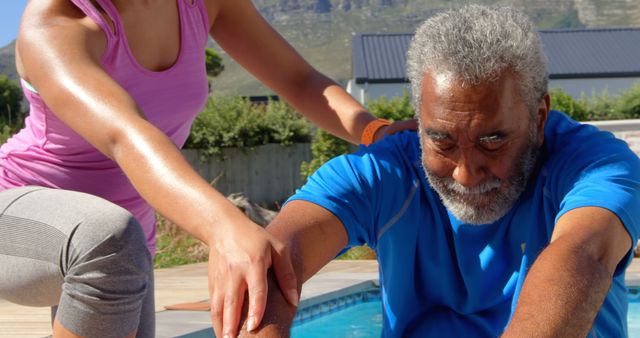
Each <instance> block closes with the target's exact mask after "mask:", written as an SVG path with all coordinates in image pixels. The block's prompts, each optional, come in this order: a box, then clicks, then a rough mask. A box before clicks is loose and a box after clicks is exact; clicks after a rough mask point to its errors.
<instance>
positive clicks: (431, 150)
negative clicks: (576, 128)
mask: <svg viewBox="0 0 640 338" xmlns="http://www.w3.org/2000/svg"><path fill="white" fill-rule="evenodd" d="M518 89H519V86H518V84H517V82H516V80H515V77H514V76H513V75H511V74H509V73H507V74H504V75H503V76H502V77H500V78H499V79H498V80H496V81H493V82H490V83H483V84H478V85H468V84H467V85H463V83H462V82H461V81H459V80H457V79H455V78H452V77H448V76H446V75H436V76H435V77H434V76H432V75H431V74H430V73H426V74H425V77H424V79H423V83H422V98H421V99H422V101H421V104H420V106H421V112H420V124H421V127H420V140H421V145H422V164H423V166H424V169H425V172H426V175H427V179H428V180H429V183H430V184H431V186H432V187H433V188H434V189H435V190H436V192H437V193H438V194H439V195H440V198H441V199H442V201H443V203H444V205H445V206H446V207H447V209H448V210H449V211H450V212H451V213H453V214H454V215H455V216H456V217H457V218H458V219H460V220H461V221H463V222H465V223H470V224H487V223H492V222H494V221H496V220H498V219H499V218H500V217H502V216H504V215H505V214H506V213H507V212H508V211H509V209H511V207H512V206H513V204H514V202H515V201H516V200H517V199H518V197H519V196H520V194H521V193H522V191H523V190H524V189H525V187H526V184H527V181H528V178H529V176H530V174H531V172H532V171H533V169H534V167H535V162H536V158H537V152H538V148H539V147H540V145H541V144H542V141H543V129H544V122H545V120H546V115H547V110H548V105H546V108H545V101H546V100H541V105H540V109H539V111H538V112H537V114H536V115H535V116H534V118H533V119H532V117H531V114H530V113H529V110H528V109H527V106H526V105H525V104H524V102H523V101H522V99H521V98H520V95H519V94H518ZM547 102H548V101H547ZM545 109H546V110H545Z"/></svg>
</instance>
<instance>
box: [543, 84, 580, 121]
mask: <svg viewBox="0 0 640 338" xmlns="http://www.w3.org/2000/svg"><path fill="white" fill-rule="evenodd" d="M549 95H550V96H551V109H554V110H559V111H561V112H564V113H566V114H567V115H569V116H570V117H571V118H573V119H574V120H577V121H585V120H586V119H587V116H588V111H587V103H586V102H585V100H578V101H577V100H575V99H574V98H573V97H571V95H569V94H567V92H565V91H564V90H562V89H561V88H554V89H551V90H550V91H549Z"/></svg>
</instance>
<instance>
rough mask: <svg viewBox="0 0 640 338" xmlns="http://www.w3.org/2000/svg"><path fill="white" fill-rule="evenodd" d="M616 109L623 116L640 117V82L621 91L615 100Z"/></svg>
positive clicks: (629, 117)
mask: <svg viewBox="0 0 640 338" xmlns="http://www.w3.org/2000/svg"><path fill="white" fill-rule="evenodd" d="M616 110H618V111H619V112H620V114H621V115H622V116H624V118H627V119H637V118H640V83H638V84H636V85H634V86H633V87H631V88H630V89H629V90H627V91H625V92H624V93H622V94H621V95H620V96H619V97H618V98H617V100H616Z"/></svg>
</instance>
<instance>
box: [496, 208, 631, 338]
mask: <svg viewBox="0 0 640 338" xmlns="http://www.w3.org/2000/svg"><path fill="white" fill-rule="evenodd" d="M630 250H631V238H630V236H629V234H628V233H627V231H626V229H625V228H624V226H623V225H622V223H621V222H620V220H619V219H618V217H617V216H616V215H614V214H613V213H612V212H610V211H609V210H606V209H602V208H596V207H585V208H578V209H574V210H572V211H569V212H567V213H566V214H565V215H563V216H562V217H561V218H560V219H559V220H558V223H557V224H556V227H555V230H554V233H553V236H552V238H551V244H549V246H548V247H547V248H546V249H545V250H544V251H543V252H542V253H541V254H540V256H539V257H538V258H537V260H536V261H535V263H534V264H533V266H532V268H531V271H530V272H529V273H528V275H527V278H526V279H525V283H524V286H523V288H522V292H521V293H520V297H519V299H518V305H517V307H516V310H515V313H514V315H513V318H512V320H511V323H510V324H509V326H508V327H507V330H506V331H505V332H504V335H503V337H585V336H587V334H588V332H589V330H590V328H591V327H592V325H593V321H594V319H595V317H596V315H597V313H598V311H599V309H600V306H601V305H602V302H603V301H604V299H605V297H606V295H607V292H608V291H609V288H610V287H611V282H612V276H613V274H614V272H615V270H616V267H617V266H618V264H619V263H620V261H621V260H622V258H623V257H624V256H625V255H626V254H627V253H628V252H629V251H630Z"/></svg>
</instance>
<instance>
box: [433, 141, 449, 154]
mask: <svg viewBox="0 0 640 338" xmlns="http://www.w3.org/2000/svg"><path fill="white" fill-rule="evenodd" d="M431 143H432V144H433V145H434V147H435V148H436V150H438V151H442V152H445V151H450V150H452V149H453V148H454V144H453V143H452V142H450V141H444V140H432V141H431Z"/></svg>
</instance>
